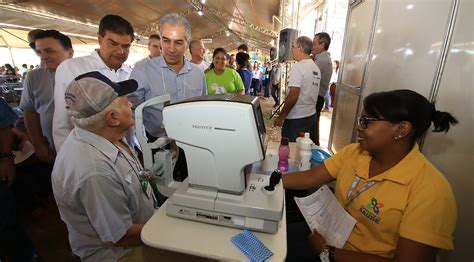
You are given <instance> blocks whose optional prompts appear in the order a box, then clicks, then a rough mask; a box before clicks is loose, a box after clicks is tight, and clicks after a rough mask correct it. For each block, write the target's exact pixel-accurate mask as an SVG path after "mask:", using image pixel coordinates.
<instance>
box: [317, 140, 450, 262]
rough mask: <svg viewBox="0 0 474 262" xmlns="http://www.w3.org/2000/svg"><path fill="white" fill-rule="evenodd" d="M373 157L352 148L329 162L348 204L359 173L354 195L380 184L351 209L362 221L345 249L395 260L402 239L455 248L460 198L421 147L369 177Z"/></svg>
mask: <svg viewBox="0 0 474 262" xmlns="http://www.w3.org/2000/svg"><path fill="white" fill-rule="evenodd" d="M371 159H372V157H371V156H370V155H369V153H368V152H366V151H363V150H361V149H360V147H359V144H351V145H348V146H346V147H344V148H343V149H342V150H341V151H339V152H338V153H337V154H336V155H334V156H333V157H331V158H329V159H328V160H326V161H325V162H324V165H325V166H326V168H327V170H328V171H329V173H330V174H331V175H332V176H333V177H334V178H335V179H336V180H337V181H336V190H335V194H336V198H337V200H338V201H339V203H340V204H341V205H342V206H344V204H345V202H346V199H347V194H348V190H349V188H350V187H351V184H352V182H353V181H354V178H355V176H356V175H357V176H359V177H360V178H361V179H360V182H359V183H358V184H357V186H356V187H355V189H354V193H355V192H357V191H358V190H359V189H360V188H361V187H362V186H363V185H364V184H365V183H366V182H368V181H372V180H376V181H379V182H377V183H376V184H375V185H373V186H372V187H370V188H369V189H367V190H366V191H364V192H363V193H361V194H360V195H359V196H358V197H357V198H355V199H354V200H353V201H352V202H351V203H350V204H349V206H348V207H347V211H348V212H349V213H350V214H351V215H352V216H353V217H354V218H355V219H356V220H357V223H356V225H355V227H354V229H353V231H352V233H351V235H350V236H349V239H348V240H347V242H346V244H345V246H344V249H348V250H354V251H360V252H364V253H370V254H376V255H380V256H383V257H388V258H392V257H393V256H394V255H395V250H396V248H397V243H398V238H399V236H402V237H404V238H407V239H410V240H413V241H416V242H419V243H423V244H426V245H429V246H433V247H437V248H441V249H453V237H452V234H453V231H454V228H455V226H456V216H457V211H456V201H455V199H454V194H453V192H452V190H451V186H450V185H449V183H448V181H447V180H446V178H445V177H444V176H443V175H442V174H441V173H440V172H439V171H438V170H437V169H436V167H434V166H433V165H432V164H431V163H430V162H429V161H428V160H427V159H426V158H425V157H424V156H423V154H421V152H420V151H419V148H418V145H415V146H414V147H413V149H412V150H411V151H410V153H408V155H407V156H405V158H403V159H402V160H401V161H400V162H399V163H398V164H397V165H395V166H394V167H392V168H390V169H389V170H387V171H385V172H383V173H382V174H379V175H377V176H375V177H372V178H369V163H370V160H371ZM354 193H353V194H354Z"/></svg>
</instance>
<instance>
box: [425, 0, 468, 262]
mask: <svg viewBox="0 0 474 262" xmlns="http://www.w3.org/2000/svg"><path fill="white" fill-rule="evenodd" d="M473 10H474V1H472V0H461V1H459V8H458V10H457V11H458V13H457V16H456V21H455V26H454V31H453V36H452V39H451V45H450V48H449V52H448V54H447V59H446V65H445V67H444V70H443V73H442V78H441V82H440V85H439V90H438V92H437V95H436V107H437V108H438V109H439V110H441V111H447V112H450V113H451V114H453V115H454V116H455V117H456V118H457V119H458V121H459V124H458V125H456V126H454V127H453V128H452V129H450V130H449V132H448V133H447V134H444V133H429V134H428V136H427V137H426V139H425V143H424V145H423V153H424V154H425V155H426V156H427V158H428V159H429V160H430V161H432V163H433V164H434V165H435V166H436V167H437V168H438V169H439V170H440V171H441V172H442V173H443V174H444V175H445V176H446V178H447V179H448V181H449V183H450V184H451V186H452V188H453V191H454V194H455V195H456V201H457V208H458V221H457V227H456V231H455V234H454V247H455V251H454V252H442V253H441V255H440V257H441V258H442V259H441V261H473V259H474V250H473V248H472V247H473V244H472V241H473V238H474V224H473V221H474V201H473V200H472V199H473V192H474V175H473V170H474V92H473V91H474V19H473Z"/></svg>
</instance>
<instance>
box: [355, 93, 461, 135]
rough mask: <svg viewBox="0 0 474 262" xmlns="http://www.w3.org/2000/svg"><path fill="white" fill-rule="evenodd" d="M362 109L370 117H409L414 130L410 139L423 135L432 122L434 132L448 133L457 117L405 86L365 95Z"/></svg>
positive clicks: (393, 118)
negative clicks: (404, 87) (399, 88)
mask: <svg viewBox="0 0 474 262" xmlns="http://www.w3.org/2000/svg"><path fill="white" fill-rule="evenodd" d="M364 110H365V112H366V113H367V114H368V115H369V116H372V117H376V118H381V119H385V120H388V121H390V122H392V123H400V122H402V121H408V122H410V124H411V125H412V128H413V132H412V135H411V142H412V143H415V141H416V140H417V139H418V138H420V137H421V136H423V135H424V134H425V132H426V131H427V130H428V128H429V127H430V125H431V122H433V125H434V129H433V131H434V132H443V131H444V132H445V133H447V132H448V130H449V127H450V125H454V124H457V123H458V121H457V120H456V118H454V117H453V116H452V115H451V114H450V113H447V112H441V111H438V110H436V108H435V104H434V102H433V103H430V102H429V101H428V99H426V98H425V97H424V96H422V95H420V94H418V93H417V92H415V91H412V90H408V89H401V90H393V91H386V92H379V93H373V94H370V95H369V96H367V97H366V98H365V99H364Z"/></svg>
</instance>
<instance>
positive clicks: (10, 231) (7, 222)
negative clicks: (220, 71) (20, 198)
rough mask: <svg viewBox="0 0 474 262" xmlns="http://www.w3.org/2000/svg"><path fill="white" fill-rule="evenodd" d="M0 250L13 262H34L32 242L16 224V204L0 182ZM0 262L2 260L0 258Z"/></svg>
mask: <svg viewBox="0 0 474 262" xmlns="http://www.w3.org/2000/svg"><path fill="white" fill-rule="evenodd" d="M0 203H1V204H0V249H3V251H5V252H6V253H7V254H8V255H10V256H11V257H12V258H13V260H14V261H34V260H33V259H34V257H35V249H34V246H33V242H31V240H30V239H29V238H28V236H27V235H26V232H25V230H24V229H23V227H22V226H21V225H20V224H19V223H18V218H17V215H16V204H15V198H14V196H13V193H12V192H11V190H10V188H9V187H8V186H7V185H6V184H5V183H2V182H0ZM0 260H2V261H3V260H4V258H2V257H1V256H0Z"/></svg>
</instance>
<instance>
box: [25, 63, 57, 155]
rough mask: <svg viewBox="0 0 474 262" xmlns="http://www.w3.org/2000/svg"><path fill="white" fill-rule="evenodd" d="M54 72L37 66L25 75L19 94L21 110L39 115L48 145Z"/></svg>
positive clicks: (52, 146) (51, 143) (51, 120)
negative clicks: (21, 90)
mask: <svg viewBox="0 0 474 262" xmlns="http://www.w3.org/2000/svg"><path fill="white" fill-rule="evenodd" d="M53 97H54V72H51V71H49V70H48V69H46V68H38V69H35V70H33V71H31V72H29V73H28V74H27V75H26V79H25V82H24V84H23V93H22V94H21V101H20V108H21V109H22V110H23V111H29V112H36V113H38V114H39V116H40V123H41V130H42V131H43V136H45V137H46V139H47V140H48V143H49V146H50V147H51V148H52V149H54V143H53V115H54V98H53Z"/></svg>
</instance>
